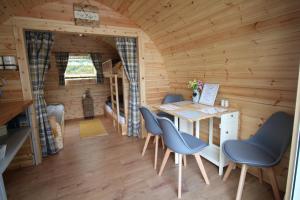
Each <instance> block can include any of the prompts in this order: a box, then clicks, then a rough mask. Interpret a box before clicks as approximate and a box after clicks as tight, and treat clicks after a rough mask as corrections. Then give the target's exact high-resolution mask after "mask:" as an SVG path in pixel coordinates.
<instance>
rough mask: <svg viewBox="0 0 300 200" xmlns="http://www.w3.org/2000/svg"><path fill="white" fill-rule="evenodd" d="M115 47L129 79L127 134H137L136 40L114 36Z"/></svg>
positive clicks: (137, 80) (137, 84)
mask: <svg viewBox="0 0 300 200" xmlns="http://www.w3.org/2000/svg"><path fill="white" fill-rule="evenodd" d="M115 40H116V47H117V49H118V52H119V55H120V57H121V60H122V64H123V66H124V69H125V72H126V75H127V77H128V80H129V105H128V106H129V107H128V125H127V126H128V136H139V133H140V114H139V111H138V108H139V103H140V93H139V66H138V61H137V41H136V39H135V38H127V37H122V38H115Z"/></svg>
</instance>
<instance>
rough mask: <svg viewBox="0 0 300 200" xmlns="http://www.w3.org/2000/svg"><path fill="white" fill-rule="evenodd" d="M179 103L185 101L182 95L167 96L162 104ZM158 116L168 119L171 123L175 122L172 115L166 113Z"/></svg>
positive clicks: (159, 113)
mask: <svg viewBox="0 0 300 200" xmlns="http://www.w3.org/2000/svg"><path fill="white" fill-rule="evenodd" d="M179 101H184V98H183V96H182V95H181V94H167V95H166V96H165V98H164V99H163V101H162V104H168V103H176V102H179ZM157 116H159V117H167V118H168V119H170V120H171V121H174V117H173V116H172V115H169V114H168V113H165V112H158V113H157Z"/></svg>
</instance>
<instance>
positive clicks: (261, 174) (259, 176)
mask: <svg viewBox="0 0 300 200" xmlns="http://www.w3.org/2000/svg"><path fill="white" fill-rule="evenodd" d="M258 180H259V183H260V184H262V183H263V171H262V168H258Z"/></svg>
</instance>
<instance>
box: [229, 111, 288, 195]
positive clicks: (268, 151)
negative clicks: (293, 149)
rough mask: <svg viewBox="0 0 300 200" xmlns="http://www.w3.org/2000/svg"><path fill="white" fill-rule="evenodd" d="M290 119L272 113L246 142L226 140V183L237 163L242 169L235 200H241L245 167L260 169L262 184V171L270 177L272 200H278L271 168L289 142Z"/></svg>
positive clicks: (279, 113) (281, 114)
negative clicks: (227, 161)
mask: <svg viewBox="0 0 300 200" xmlns="http://www.w3.org/2000/svg"><path fill="white" fill-rule="evenodd" d="M292 131H293V117H292V116H290V115H288V114H286V113H284V112H277V113H274V114H273V115H272V116H271V117H270V118H269V119H267V121H266V122H265V123H264V124H263V125H262V126H261V127H260V128H259V130H258V131H257V133H256V134H255V135H254V136H252V137H251V138H250V139H248V140H243V141H237V140H228V141H226V142H224V143H223V152H224V154H225V156H226V157H227V158H228V159H229V160H230V163H229V166H228V168H227V170H226V173H225V175H224V177H223V181H226V180H227V178H228V177H229V175H230V172H231V171H232V169H233V168H235V165H236V163H238V164H241V165H242V170H241V175H240V180H239V186H238V190H237V194H236V200H240V199H241V198H242V191H243V187H244V182H245V178H246V173H247V169H248V166H250V167H257V168H259V179H260V182H262V169H265V170H266V171H267V172H268V174H269V177H270V182H271V185H272V189H273V193H274V197H275V199H276V200H278V199H281V198H280V193H279V189H278V185H277V181H276V176H275V173H274V169H273V167H274V166H275V165H277V164H278V163H279V162H280V160H281V158H282V156H283V154H284V152H285V151H286V149H287V147H288V145H289V142H290V140H291V136H292Z"/></svg>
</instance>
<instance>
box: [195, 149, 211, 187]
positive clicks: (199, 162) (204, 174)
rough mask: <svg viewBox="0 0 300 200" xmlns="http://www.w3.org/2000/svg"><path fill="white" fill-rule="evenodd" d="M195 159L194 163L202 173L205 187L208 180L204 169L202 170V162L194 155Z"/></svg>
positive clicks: (198, 156)
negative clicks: (195, 162)
mask: <svg viewBox="0 0 300 200" xmlns="http://www.w3.org/2000/svg"><path fill="white" fill-rule="evenodd" d="M194 156H195V158H196V161H197V164H198V167H199V169H200V171H201V173H202V176H203V178H204V181H205V183H206V184H207V185H209V180H208V177H207V174H206V172H205V168H204V165H203V163H202V160H201V157H200V155H199V154H194Z"/></svg>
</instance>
